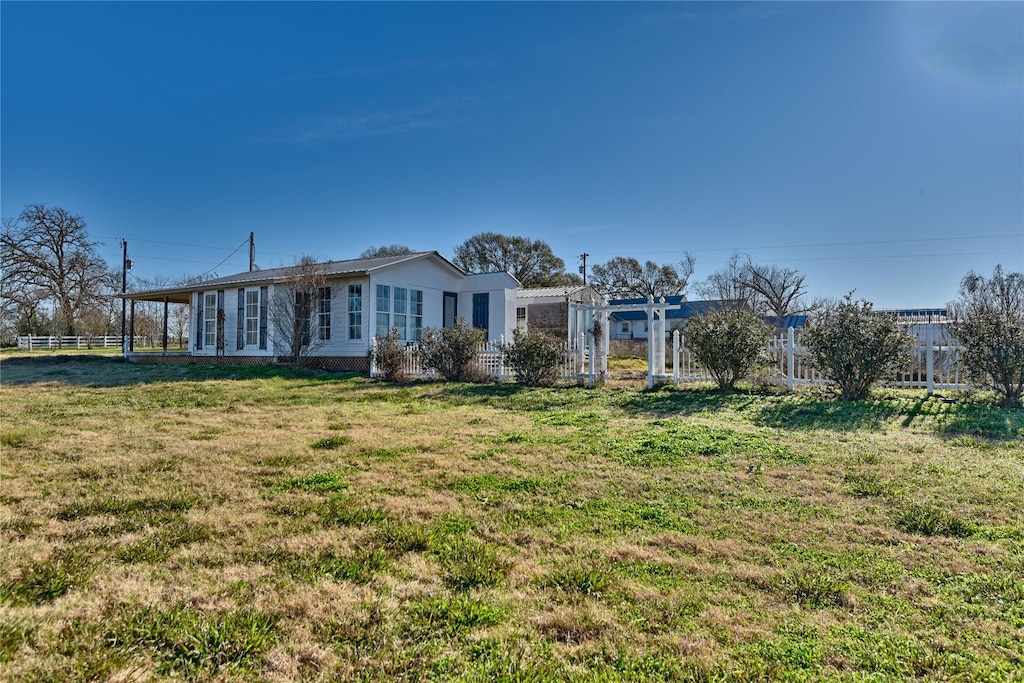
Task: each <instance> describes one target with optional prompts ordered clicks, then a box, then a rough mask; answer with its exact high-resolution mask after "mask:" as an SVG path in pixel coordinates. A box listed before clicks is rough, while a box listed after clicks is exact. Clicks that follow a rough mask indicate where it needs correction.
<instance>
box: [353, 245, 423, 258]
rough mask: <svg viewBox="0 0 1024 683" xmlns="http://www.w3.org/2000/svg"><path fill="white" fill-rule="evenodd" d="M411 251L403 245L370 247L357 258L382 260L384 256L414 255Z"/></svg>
mask: <svg viewBox="0 0 1024 683" xmlns="http://www.w3.org/2000/svg"><path fill="white" fill-rule="evenodd" d="M414 253H416V252H414V251H413V250H412V249H410V248H409V247H407V246H405V245H404V244H389V245H386V246H383V245H382V246H379V247H370V248H369V249H366V250H365V251H363V253H362V254H360V255H359V258H384V257H385V256H406V255H408V254H414Z"/></svg>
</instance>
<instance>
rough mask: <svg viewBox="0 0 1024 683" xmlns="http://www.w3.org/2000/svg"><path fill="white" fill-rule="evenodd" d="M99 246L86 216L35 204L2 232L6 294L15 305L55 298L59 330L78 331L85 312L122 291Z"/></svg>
mask: <svg viewBox="0 0 1024 683" xmlns="http://www.w3.org/2000/svg"><path fill="white" fill-rule="evenodd" d="M96 246H97V243H96V242H92V241H90V240H89V237H88V232H87V228H86V224H85V220H84V219H83V218H82V217H81V216H76V215H74V214H71V213H69V212H68V211H66V210H64V209H62V208H59V207H53V208H50V207H47V206H46V205H44V204H30V205H29V206H27V207H25V209H24V210H23V211H22V212H21V215H20V216H19V217H18V218H17V219H15V220H9V219H5V220H4V222H3V230H2V232H0V270H2V271H3V285H2V294H3V297H4V298H5V299H9V300H10V301H11V302H13V306H14V307H15V308H17V307H28V308H32V307H33V306H34V305H35V304H34V303H33V300H34V301H35V302H38V300H39V299H40V298H46V299H50V300H52V301H53V302H54V328H55V329H54V332H55V333H56V334H58V335H64V334H75V331H76V327H77V326H78V324H79V323H80V322H81V316H82V314H83V313H84V312H85V311H86V310H88V309H90V308H92V307H94V306H96V305H98V304H100V303H101V302H102V299H103V298H104V297H107V296H110V295H112V293H113V292H114V291H117V289H116V283H117V278H116V276H115V275H114V274H113V273H111V271H110V270H109V268H108V267H107V264H106V262H105V261H104V260H103V259H102V258H101V257H100V255H99V254H97V253H96ZM40 295H42V296H40ZM5 307H7V308H9V307H10V305H7V306H5Z"/></svg>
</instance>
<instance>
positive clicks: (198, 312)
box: [196, 292, 206, 350]
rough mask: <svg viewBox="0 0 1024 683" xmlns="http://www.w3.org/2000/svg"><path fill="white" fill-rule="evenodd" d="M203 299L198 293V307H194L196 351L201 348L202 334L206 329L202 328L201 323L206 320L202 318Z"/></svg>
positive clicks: (200, 293) (201, 294)
mask: <svg viewBox="0 0 1024 683" xmlns="http://www.w3.org/2000/svg"><path fill="white" fill-rule="evenodd" d="M204 300H205V297H204V296H203V293H202V292H199V305H198V306H196V350H199V349H202V348H203V333H204V332H205V331H206V328H205V327H203V323H205V322H206V318H204V317H203V301H204Z"/></svg>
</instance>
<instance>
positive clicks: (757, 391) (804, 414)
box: [620, 388, 900, 430]
mask: <svg viewBox="0 0 1024 683" xmlns="http://www.w3.org/2000/svg"><path fill="white" fill-rule="evenodd" d="M620 405H621V407H622V408H624V409H625V410H628V411H630V412H635V413H653V414H662V415H664V414H676V415H694V414H700V413H713V412H719V411H723V410H724V411H730V412H736V413H742V414H744V415H746V416H747V417H748V418H749V419H750V421H751V422H753V423H754V424H757V425H760V426H762V427H774V428H777V429H835V430H854V429H878V428H879V427H881V425H882V424H883V423H884V422H886V421H887V420H890V419H892V418H893V417H894V416H895V415H897V414H898V412H899V410H900V407H899V406H897V405H894V404H893V403H891V402H889V401H856V402H848V403H840V402H838V401H832V400H828V399H825V398H822V397H820V396H809V395H806V394H804V395H786V394H781V393H780V392H779V391H777V390H773V389H761V388H754V389H737V390H734V391H731V392H723V391H719V390H717V389H668V388H666V389H662V390H660V391H653V392H644V393H641V394H637V395H635V396H631V397H629V398H627V399H626V400H624V401H621V402H620Z"/></svg>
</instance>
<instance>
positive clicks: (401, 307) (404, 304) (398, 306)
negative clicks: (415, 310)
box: [391, 287, 409, 339]
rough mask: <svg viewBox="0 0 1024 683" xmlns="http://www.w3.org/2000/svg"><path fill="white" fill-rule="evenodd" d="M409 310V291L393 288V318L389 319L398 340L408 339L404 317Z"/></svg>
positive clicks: (403, 288)
mask: <svg viewBox="0 0 1024 683" xmlns="http://www.w3.org/2000/svg"><path fill="white" fill-rule="evenodd" d="M408 310H409V290H408V289H406V288H405V287H395V308H394V311H395V316H394V318H392V319H391V326H392V327H394V328H396V329H398V338H399V339H408V338H409V337H408V328H407V327H406V315H407V314H408V313H407V312H408Z"/></svg>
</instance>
